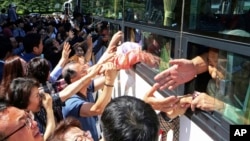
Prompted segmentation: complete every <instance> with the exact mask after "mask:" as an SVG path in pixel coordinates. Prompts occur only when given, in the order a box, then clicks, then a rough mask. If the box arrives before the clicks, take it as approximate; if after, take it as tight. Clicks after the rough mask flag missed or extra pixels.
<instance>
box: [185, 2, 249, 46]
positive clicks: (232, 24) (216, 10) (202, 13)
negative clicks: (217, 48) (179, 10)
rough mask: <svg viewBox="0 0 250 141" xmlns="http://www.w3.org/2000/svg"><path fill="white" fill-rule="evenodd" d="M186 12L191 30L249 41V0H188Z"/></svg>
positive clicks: (189, 29) (186, 18)
mask: <svg viewBox="0 0 250 141" xmlns="http://www.w3.org/2000/svg"><path fill="white" fill-rule="evenodd" d="M185 13H189V16H186V17H184V18H185V22H186V23H188V24H189V26H188V28H187V29H186V30H188V31H190V32H196V33H201V34H205V35H209V36H216V37H221V38H227V39H232V40H239V41H242V42H249V37H250V1H249V0H202V1H199V0H187V1H186V8H185ZM225 35H230V36H225ZM240 37H248V38H240Z"/></svg>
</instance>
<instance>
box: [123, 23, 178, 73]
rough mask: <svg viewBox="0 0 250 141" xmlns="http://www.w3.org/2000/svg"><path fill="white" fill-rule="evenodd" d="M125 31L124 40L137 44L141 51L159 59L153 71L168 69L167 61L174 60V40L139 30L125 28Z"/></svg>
mask: <svg viewBox="0 0 250 141" xmlns="http://www.w3.org/2000/svg"><path fill="white" fill-rule="evenodd" d="M126 31H127V32H126V39H128V40H129V41H133V42H137V43H139V44H140V45H141V46H142V50H144V51H147V52H149V53H151V54H153V55H155V56H158V57H160V62H159V66H157V67H156V68H153V69H154V70H156V71H157V72H159V71H162V70H164V69H166V68H168V67H169V63H168V62H169V60H170V59H171V58H174V39H172V38H168V37H164V36H161V35H157V34H154V33H151V32H146V31H142V30H140V29H134V28H128V27H127V28H126Z"/></svg>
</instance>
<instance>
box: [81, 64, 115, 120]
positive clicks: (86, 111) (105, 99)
mask: <svg viewBox="0 0 250 141" xmlns="http://www.w3.org/2000/svg"><path fill="white" fill-rule="evenodd" d="M104 68H105V82H104V88H103V91H102V94H101V95H100V96H99V97H98V99H97V101H96V102H95V103H84V104H82V106H81V109H80V115H81V116H82V117H88V116H96V115H100V114H102V112H103V110H104V108H105V107H106V105H107V104H108V103H109V101H110V99H111V95H112V92H113V85H114V81H115V78H116V75H117V70H116V68H115V66H114V64H113V63H106V64H105V66H104Z"/></svg>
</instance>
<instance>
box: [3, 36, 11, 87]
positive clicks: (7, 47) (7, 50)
mask: <svg viewBox="0 0 250 141" xmlns="http://www.w3.org/2000/svg"><path fill="white" fill-rule="evenodd" d="M0 50H1V51H0V82H1V80H2V75H3V67H4V60H5V59H6V58H7V57H8V56H10V55H11V52H12V46H11V43H10V40H9V39H8V38H6V37H4V36H0Z"/></svg>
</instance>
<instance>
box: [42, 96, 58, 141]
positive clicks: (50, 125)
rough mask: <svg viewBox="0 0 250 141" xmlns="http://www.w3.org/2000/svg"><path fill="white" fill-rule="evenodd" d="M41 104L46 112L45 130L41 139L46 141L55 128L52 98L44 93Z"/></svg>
mask: <svg viewBox="0 0 250 141" xmlns="http://www.w3.org/2000/svg"><path fill="white" fill-rule="evenodd" d="M42 103H43V107H44V108H45V111H46V114H47V115H46V118H47V123H46V130H45V132H44V135H43V138H44V140H45V141H46V140H47V139H48V137H49V136H50V135H51V134H52V133H53V132H54V130H55V128H56V124H55V117H54V113H53V109H52V98H51V96H50V95H49V94H47V93H44V94H43V97H42Z"/></svg>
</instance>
